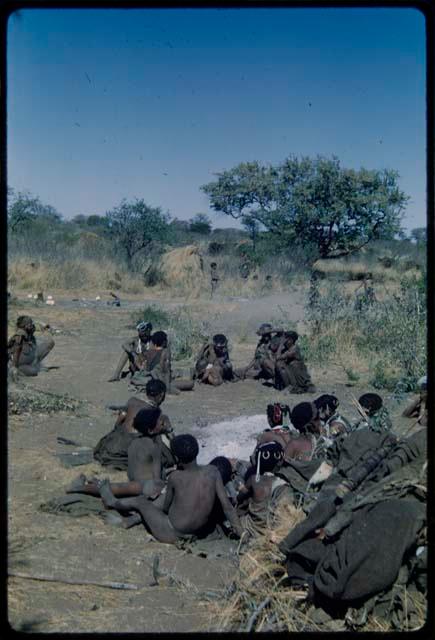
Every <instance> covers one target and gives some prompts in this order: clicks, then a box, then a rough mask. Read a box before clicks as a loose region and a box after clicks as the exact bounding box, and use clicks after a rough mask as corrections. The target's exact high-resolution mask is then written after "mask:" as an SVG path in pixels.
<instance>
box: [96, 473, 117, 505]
mask: <svg viewBox="0 0 435 640" xmlns="http://www.w3.org/2000/svg"><path fill="white" fill-rule="evenodd" d="M98 489H99V490H100V496H101V499H102V501H103V503H104V506H105V507H114V506H115V504H116V498H115V496H114V495H113V493H112V489H111V488H110V482H109V480H108V479H107V478H106V479H105V480H100V481H99V482H98Z"/></svg>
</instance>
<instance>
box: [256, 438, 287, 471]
mask: <svg viewBox="0 0 435 640" xmlns="http://www.w3.org/2000/svg"><path fill="white" fill-rule="evenodd" d="M283 458H284V449H283V448H282V446H281V445H280V444H279V442H264V443H263V444H260V445H258V447H257V448H256V449H255V451H254V456H253V460H252V462H253V463H254V465H255V472H256V473H257V472H258V474H259V475H262V474H263V473H266V472H271V471H273V470H274V469H275V467H276V466H278V465H280V464H282V461H283Z"/></svg>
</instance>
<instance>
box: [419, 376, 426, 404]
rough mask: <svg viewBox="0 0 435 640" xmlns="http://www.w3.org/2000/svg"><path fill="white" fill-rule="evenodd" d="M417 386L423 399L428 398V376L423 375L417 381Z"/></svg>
mask: <svg viewBox="0 0 435 640" xmlns="http://www.w3.org/2000/svg"><path fill="white" fill-rule="evenodd" d="M417 387H418V390H419V392H420V398H421V399H422V400H426V399H427V376H423V377H422V378H420V379H419V380H418V382H417Z"/></svg>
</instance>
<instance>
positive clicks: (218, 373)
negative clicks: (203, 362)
mask: <svg viewBox="0 0 435 640" xmlns="http://www.w3.org/2000/svg"><path fill="white" fill-rule="evenodd" d="M223 381H224V379H223V376H222V369H221V368H220V367H215V366H213V367H212V368H211V369H209V370H208V382H209V384H211V385H213V386H214V387H218V386H219V385H221V384H222V383H223Z"/></svg>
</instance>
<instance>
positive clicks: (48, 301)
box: [45, 300, 54, 304]
mask: <svg viewBox="0 0 435 640" xmlns="http://www.w3.org/2000/svg"><path fill="white" fill-rule="evenodd" d="M45 304H54V300H46V301H45Z"/></svg>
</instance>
